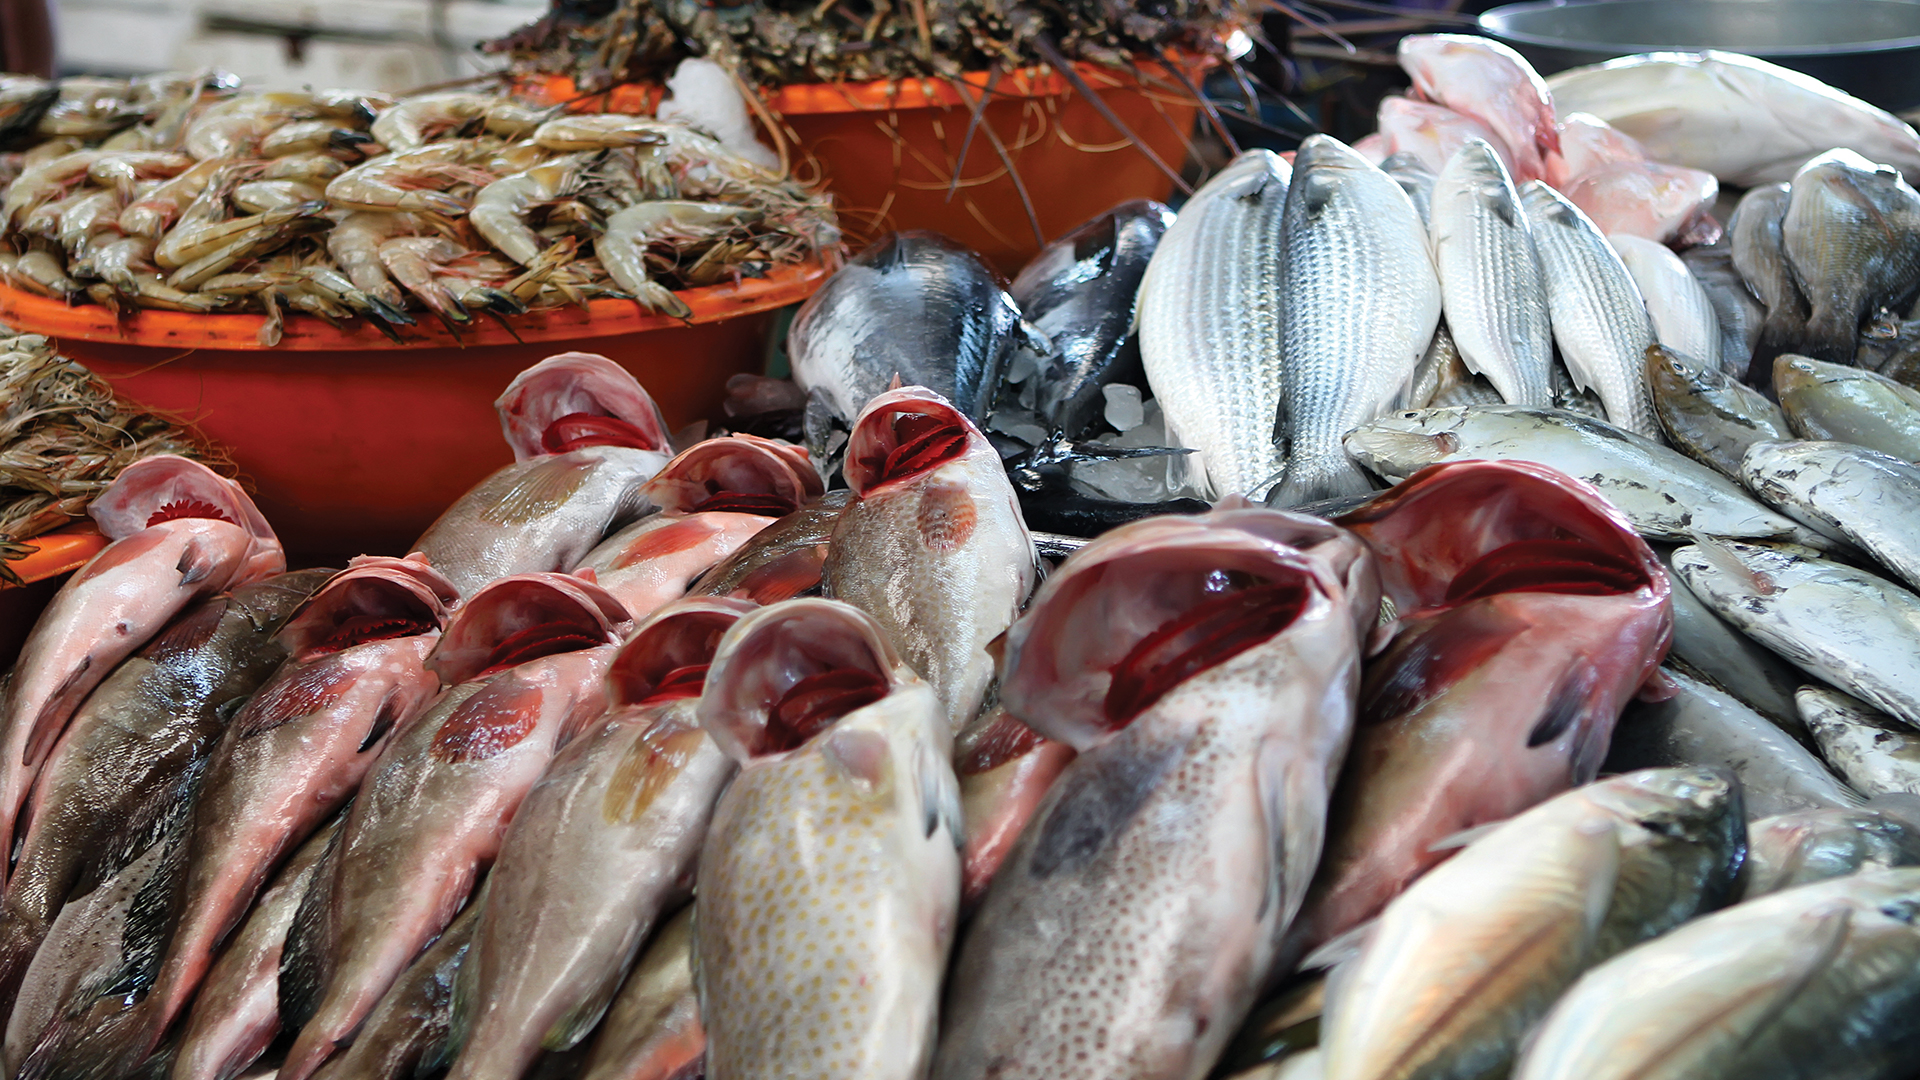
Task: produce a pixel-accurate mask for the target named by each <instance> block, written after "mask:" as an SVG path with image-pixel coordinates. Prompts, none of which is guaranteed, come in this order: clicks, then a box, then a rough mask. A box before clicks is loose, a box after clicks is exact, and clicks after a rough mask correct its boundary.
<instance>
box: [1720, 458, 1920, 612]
mask: <svg viewBox="0 0 1920 1080" xmlns="http://www.w3.org/2000/svg"><path fill="white" fill-rule="evenodd" d="M1745 472H1746V481H1747V486H1748V487H1750V488H1752V489H1753V491H1754V493H1755V494H1757V495H1759V496H1760V497H1761V498H1763V499H1765V500H1767V501H1768V502H1770V503H1772V504H1773V505H1775V506H1777V507H1779V508H1780V509H1781V510H1783V511H1785V512H1787V513H1789V514H1791V515H1793V516H1794V517H1795V518H1798V519H1799V520H1801V521H1804V522H1806V523H1807V524H1808V525H1810V526H1812V527H1814V528H1817V529H1819V530H1820V531H1821V532H1824V533H1827V534H1828V535H1831V536H1839V537H1841V538H1842V539H1844V540H1846V541H1849V542H1851V543H1853V544H1855V545H1857V546H1858V547H1859V548H1860V549H1861V550H1863V551H1865V552H1867V553H1868V554H1871V555H1872V556H1873V557H1874V558H1875V559H1878V560H1879V561H1880V564H1881V565H1882V566H1885V567H1886V568H1887V569H1889V570H1892V571H1893V572H1894V573H1896V574H1898V575H1900V577H1901V579H1902V580H1904V581H1905V582H1906V583H1907V584H1908V585H1909V586H1911V587H1914V588H1920V468H1915V467H1914V466H1913V465H1911V464H1909V463H1907V462H1905V461H1901V460H1900V459H1898V458H1894V457H1888V456H1887V455H1886V454H1881V453H1876V452H1875V451H1872V450H1869V449H1867V448H1866V447H1864V446H1855V445H1853V444H1851V443H1840V442H1776V443H1758V444H1755V445H1754V446H1753V447H1752V448H1751V449H1749V450H1748V451H1747V454H1746V459H1745Z"/></svg>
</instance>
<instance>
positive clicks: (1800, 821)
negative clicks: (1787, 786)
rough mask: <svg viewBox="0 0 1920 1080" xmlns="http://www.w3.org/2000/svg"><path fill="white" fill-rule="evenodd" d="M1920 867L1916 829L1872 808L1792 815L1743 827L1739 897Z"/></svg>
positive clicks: (1795, 812)
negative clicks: (1744, 853)
mask: <svg viewBox="0 0 1920 1080" xmlns="http://www.w3.org/2000/svg"><path fill="white" fill-rule="evenodd" d="M1916 863H1920V829H1916V828H1915V827H1914V826H1913V825H1911V824H1908V823H1907V822H1906V821H1905V820H1903V819H1902V817H1901V816H1900V815H1896V814H1889V813H1883V812H1882V811H1880V810H1878V809H1876V808H1874V807H1873V806H1872V805H1867V806H1861V807H1854V808H1849V809H1841V808H1837V807H1836V808H1830V809H1823V810H1795V811H1792V812H1790V813H1785V814H1775V815H1773V816H1772V817H1768V818H1761V819H1759V820H1757V821H1751V822H1748V823H1747V865H1746V867H1745V869H1744V870H1743V871H1742V877H1743V878H1744V881H1743V882H1742V890H1741V894H1740V898H1741V899H1742V900H1751V899H1753V898H1754V897H1756V896H1765V895H1766V894H1768V893H1775V892H1779V891H1780V890H1781V889H1790V888H1792V887H1793V886H1795V885H1807V884H1811V883H1812V882H1815V881H1826V880H1828V879H1830V878H1837V877H1845V876H1847V875H1848V874H1857V873H1859V872H1861V871H1863V870H1879V869H1885V868H1886V867H1890V866H1912V865H1914V864H1916Z"/></svg>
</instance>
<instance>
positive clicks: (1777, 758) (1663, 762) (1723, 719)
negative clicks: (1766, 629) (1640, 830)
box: [1605, 672, 1860, 817]
mask: <svg viewBox="0 0 1920 1080" xmlns="http://www.w3.org/2000/svg"><path fill="white" fill-rule="evenodd" d="M1667 677H1668V678H1670V679H1672V680H1673V681H1674V683H1676V684H1677V685H1678V688H1679V692H1678V693H1677V694H1675V695H1674V696H1673V697H1671V698H1669V699H1667V700H1666V701H1660V702H1641V703H1638V704H1635V705H1630V706H1628V708H1627V711H1626V713H1625V714H1624V715H1622V716H1621V718H1620V724H1619V726H1617V727H1616V728H1614V732H1613V746H1612V747H1611V749H1610V750H1609V751H1608V754H1607V763H1606V766H1605V767H1606V769H1607V770H1608V771H1620V772H1625V771H1627V770H1630V769H1648V768H1668V767H1673V766H1693V765H1698V766H1711V767H1714V768H1722V769H1727V770H1729V771H1731V772H1732V773H1733V774H1734V775H1735V776H1737V777H1738V778H1739V780H1740V787H1741V790H1742V791H1744V792H1745V793H1746V800H1747V812H1748V813H1750V814H1752V815H1753V816H1755V817H1768V816H1771V815H1773V814H1784V813H1786V812H1788V811H1790V810H1815V809H1821V808H1831V807H1847V806H1853V805H1856V804H1858V803H1859V801H1860V798H1859V796H1858V795H1856V794H1854V793H1853V792H1852V791H1850V790H1848V788H1847V786H1846V785H1845V784H1842V783H1841V782H1840V781H1839V780H1838V779H1837V778H1835V777H1834V775H1833V774H1832V773H1831V772H1829V771H1828V770H1827V767H1826V766H1825V765H1824V764H1822V763H1821V761H1820V759H1819V758H1817V757H1814V756H1813V754H1812V753H1810V752H1808V750H1807V749H1806V747H1804V746H1801V745H1800V744H1799V743H1797V742H1795V741H1793V738H1792V737H1791V736H1789V735H1788V734H1787V733H1786V732H1785V731H1782V730H1781V729H1780V727H1779V726H1778V725H1776V724H1774V723H1773V722H1772V721H1770V720H1768V719H1767V718H1766V717H1764V716H1761V715H1760V714H1759V713H1756V712H1754V711H1753V710H1752V709H1749V708H1747V707H1746V706H1745V705H1742V704H1741V703H1740V702H1738V701H1736V700H1734V699H1733V698H1732V697H1730V696H1729V695H1726V694H1723V693H1721V692H1720V691H1718V690H1716V689H1714V688H1713V687H1711V686H1708V685H1706V684H1705V683H1699V682H1695V681H1694V680H1692V679H1689V678H1687V677H1686V676H1684V675H1679V674H1676V673H1674V672H1668V673H1667Z"/></svg>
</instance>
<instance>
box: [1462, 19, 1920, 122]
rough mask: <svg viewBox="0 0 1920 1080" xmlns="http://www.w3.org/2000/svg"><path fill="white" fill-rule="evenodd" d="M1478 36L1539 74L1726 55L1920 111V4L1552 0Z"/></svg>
mask: <svg viewBox="0 0 1920 1080" xmlns="http://www.w3.org/2000/svg"><path fill="white" fill-rule="evenodd" d="M1480 28H1481V29H1482V30H1483V31H1485V32H1486V33H1487V34H1489V35H1491V36H1493V37H1495V38H1498V39H1500V40H1501V41H1504V42H1506V43H1507V44H1509V45H1511V46H1513V47H1514V48H1515V49H1516V50H1518V51H1519V52H1520V54H1521V55H1523V56H1525V57H1526V58H1527V59H1528V60H1529V61H1531V62H1532V63H1533V65H1534V66H1535V67H1536V68H1538V69H1539V70H1540V72H1541V74H1543V75H1550V74H1552V73H1553V72H1556V71H1564V70H1565V69H1567V68H1570V67H1579V66H1581V65H1583V64H1597V63H1600V62H1601V61H1604V60H1611V59H1613V58H1614V57H1616V56H1627V55H1630V54H1632V53H1642V52H1659V51H1663V50H1664V51H1676V50H1677V51H1695V50H1700V49H1725V50H1727V51H1729V52H1739V53H1746V54H1747V55H1749V56H1757V57H1760V58H1761V59H1763V60H1770V61H1772V62H1773V63H1776V64H1780V65H1781V66H1783V67H1790V68H1793V69H1795V70H1798V71H1804V72H1806V73H1807V74H1809V75H1812V76H1813V77H1814V78H1816V79H1821V80H1823V81H1825V82H1828V83H1831V84H1832V85H1834V86H1837V87H1839V88H1840V89H1842V90H1845V91H1847V92H1848V93H1850V94H1853V95H1855V96H1857V97H1861V98H1865V99H1866V100H1868V101H1871V102H1873V103H1874V104H1875V105H1878V106H1880V107H1881V108H1884V109H1892V110H1895V111H1898V110H1901V109H1910V108H1914V107H1915V106H1920V0H1565V2H1560V0H1548V2H1537V3H1524V4H1507V5H1505V6H1503V7H1497V8H1494V9H1492V10H1491V11H1488V12H1487V13H1486V14H1484V15H1481V16H1480Z"/></svg>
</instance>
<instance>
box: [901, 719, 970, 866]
mask: <svg viewBox="0 0 1920 1080" xmlns="http://www.w3.org/2000/svg"><path fill="white" fill-rule="evenodd" d="M914 772H915V773H916V774H917V775H916V777H915V785H914V786H915V787H916V788H917V789H918V790H919V793H920V817H921V820H922V823H923V826H924V828H925V830H926V835H927V836H928V837H932V836H933V833H934V830H936V829H938V828H940V827H941V826H942V825H944V826H946V829H947V835H948V836H950V837H952V838H953V846H954V847H955V848H956V849H958V848H961V847H964V846H966V842H967V828H966V822H965V817H964V815H963V814H962V813H961V811H960V781H959V780H958V779H956V778H955V777H954V775H953V765H952V763H950V762H949V761H948V760H947V759H946V758H944V757H941V756H940V754H939V753H937V752H936V751H935V750H934V749H933V747H932V746H930V745H928V744H926V743H924V742H923V743H921V744H920V745H919V748H918V749H917V750H915V752H914Z"/></svg>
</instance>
